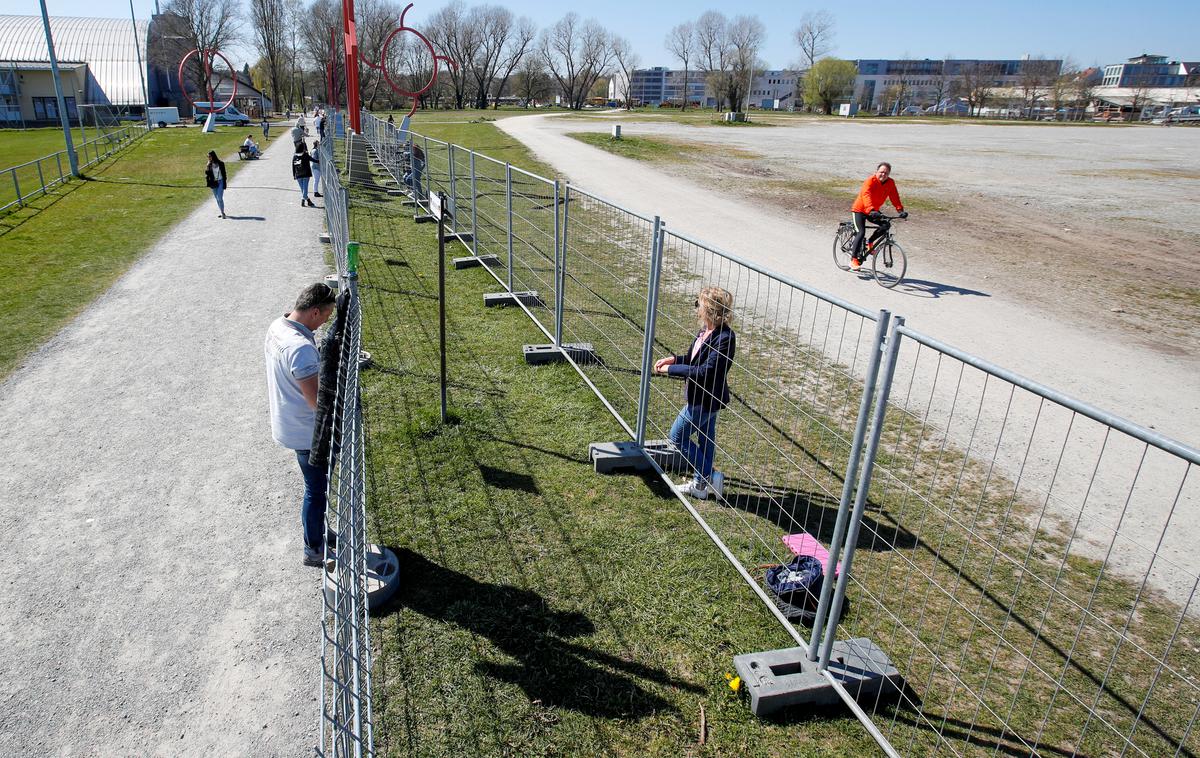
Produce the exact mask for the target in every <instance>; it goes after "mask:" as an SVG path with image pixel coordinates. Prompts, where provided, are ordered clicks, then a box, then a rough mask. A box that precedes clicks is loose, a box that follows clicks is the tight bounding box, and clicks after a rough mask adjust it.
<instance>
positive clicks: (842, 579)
mask: <svg viewBox="0 0 1200 758" xmlns="http://www.w3.org/2000/svg"><path fill="white" fill-rule="evenodd" d="M902 326H904V317H903V316H896V317H895V318H893V319H892V323H891V329H890V331H889V332H888V335H887V346H886V347H887V357H885V358H884V361H883V368H882V369H881V370H880V372H879V373H880V375H881V379H880V380H879V393H878V399H877V400H876V401H875V412H874V414H872V417H871V438H870V440H869V441H868V442H867V452H866V455H865V456H864V459H863V465H862V474H861V475H860V477H859V481H858V490H857V492H856V493H855V495H854V515H853V516H852V517H851V519H850V531H849V532H848V533H847V534H846V560H845V562H844V563H843V564H842V573H841V574H840V575H839V576H838V581H837V590H836V591H835V592H834V594H833V604H832V605H831V606H830V609H829V611H830V612H829V626H828V628H827V629H826V630H825V642H824V644H823V645H822V647H821V662H820V663H819V664H818V668H820V670H822V671H824V670H825V669H827V668H829V657H830V655H831V654H832V653H833V641H834V640H833V638H834V636H835V634H834V633H835V632H836V631H837V622H838V617H839V616H840V615H841V613H842V603H843V602H844V601H845V599H846V585H847V584H849V582H850V566H851V564H852V563H853V562H854V548H855V545H856V543H857V542H858V530H859V528H860V527H862V519H863V511H864V510H865V509H866V505H867V492H868V491H869V490H870V488H871V475H872V474H873V473H874V469H875V455H876V454H877V453H878V452H879V440H880V438H881V437H882V436H883V422H884V419H885V418H886V416H887V407H888V402H887V401H888V393H889V392H891V390H892V377H893V376H895V374H896V356H897V355H898V354H899V352H900V333H899V332H898V331H897V330H898V329H899V328H900V327H902ZM839 520H840V514H839ZM826 576H828V574H827V575H826ZM826 584H828V582H826ZM822 595H824V592H822ZM815 629H816V628H815V627H814V631H813V634H814V635H815V634H816V631H815Z"/></svg>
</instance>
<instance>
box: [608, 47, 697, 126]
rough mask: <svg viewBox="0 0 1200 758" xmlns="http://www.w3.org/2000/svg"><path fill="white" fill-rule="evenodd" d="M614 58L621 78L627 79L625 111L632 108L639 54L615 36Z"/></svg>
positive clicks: (685, 91)
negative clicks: (630, 92)
mask: <svg viewBox="0 0 1200 758" xmlns="http://www.w3.org/2000/svg"><path fill="white" fill-rule="evenodd" d="M612 50H613V57H614V58H616V60H617V67H618V68H620V69H621V76H623V77H625V110H629V109H630V108H632V107H633V106H632V104H631V103H630V102H629V83H630V82H631V81H633V70H634V69H635V68H637V65H638V54H637V53H635V52H634V51H633V45H630V44H629V40H627V39H625V38H624V37H617V36H613V38H612ZM683 92H684V100H685V101H686V100H687V81H686V80H685V81H684V84H683Z"/></svg>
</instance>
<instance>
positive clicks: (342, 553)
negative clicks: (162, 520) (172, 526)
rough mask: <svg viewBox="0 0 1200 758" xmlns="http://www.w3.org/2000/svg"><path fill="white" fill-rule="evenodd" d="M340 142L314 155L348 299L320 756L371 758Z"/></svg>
mask: <svg viewBox="0 0 1200 758" xmlns="http://www.w3.org/2000/svg"><path fill="white" fill-rule="evenodd" d="M351 139H352V137H351ZM337 143H338V140H336V139H328V140H323V141H322V143H321V146H320V148H319V150H320V160H321V165H322V166H323V167H325V170H324V171H322V172H321V180H322V182H323V183H324V192H323V193H322V194H323V196H324V201H325V219H326V224H327V227H328V230H329V236H330V244H331V245H332V247H333V250H334V259H335V261H336V263H337V270H338V278H339V282H340V286H341V287H343V288H345V290H346V291H347V292H348V295H349V297H348V299H347V300H346V301H345V302H344V308H345V310H344V311H343V313H341V314H339V317H340V318H342V319H344V320H345V330H344V334H343V337H342V340H341V345H340V360H339V368H338V379H337V394H336V401H335V406H334V408H335V410H334V420H333V434H332V452H331V454H330V459H329V504H328V508H327V510H326V516H325V518H326V524H327V527H328V529H329V531H331V532H332V533H334V534H336V535H337V541H336V543H335V545H328V544H327V545H326V555H325V569H324V593H323V598H324V609H323V612H322V618H321V629H322V634H321V673H322V681H321V696H320V703H321V729H320V742H319V744H318V746H317V754H318V755H322V756H325V755H328V756H338V757H339V758H341V757H344V756H354V757H355V758H359V757H360V756H369V755H373V754H374V736H373V721H372V716H371V641H370V624H369V618H368V612H369V608H368V602H367V600H368V593H367V547H368V546H367V534H366V531H367V527H366V524H367V522H366V499H367V491H366V477H365V474H364V471H365V459H364V450H365V445H364V429H363V416H362V409H361V405H360V400H359V356H360V354H361V351H362V311H361V307H360V303H359V297H358V272H357V260H356V255H355V253H354V251H353V248H352V247H351V245H350V225H349V213H348V206H349V203H348V199H349V193H348V192H347V191H346V188H345V187H344V186H343V185H342V181H341V171H340V169H339V166H338V161H337V155H336V149H335V148H336V147H337V146H338V144H337ZM347 152H348V151H347ZM345 155H346V153H343V156H345ZM342 162H343V164H345V163H346V161H345V160H343V161H342ZM317 189H318V191H319V190H320V189H321V188H320V187H318V188H317Z"/></svg>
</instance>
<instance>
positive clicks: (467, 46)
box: [429, 0, 482, 108]
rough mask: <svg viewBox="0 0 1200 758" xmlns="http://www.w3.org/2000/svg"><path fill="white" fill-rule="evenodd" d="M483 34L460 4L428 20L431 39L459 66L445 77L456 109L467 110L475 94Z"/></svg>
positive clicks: (455, 1)
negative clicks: (477, 59)
mask: <svg viewBox="0 0 1200 758" xmlns="http://www.w3.org/2000/svg"><path fill="white" fill-rule="evenodd" d="M481 36H482V35H481V34H480V33H479V30H478V29H476V28H474V26H473V25H472V24H471V23H470V21H469V19H468V14H467V13H466V11H465V10H464V9H463V4H462V2H461V1H460V0H454V2H452V3H450V4H449V5H445V6H443V7H442V9H441V10H439V11H438V12H437V13H435V14H433V17H432V18H431V19H430V20H429V38H430V40H431V41H432V42H433V43H434V45H435V46H437V47H438V48H440V52H441V53H442V54H444V55H447V56H449V58H450V59H451V60H453V61H454V62H456V63H457V64H458V68H457V69H456V68H454V67H448V68H449V70H448V71H446V76H447V78H448V79H449V80H450V86H451V89H452V90H453V92H454V107H455V108H464V107H466V103H467V100H468V98H469V97H470V96H471V95H472V94H473V89H472V87H471V85H472V84H473V83H474V78H473V77H472V75H471V72H472V71H473V70H474V67H475V66H476V65H477V62H476V60H475V59H476V56H478V55H479V47H480V39H481Z"/></svg>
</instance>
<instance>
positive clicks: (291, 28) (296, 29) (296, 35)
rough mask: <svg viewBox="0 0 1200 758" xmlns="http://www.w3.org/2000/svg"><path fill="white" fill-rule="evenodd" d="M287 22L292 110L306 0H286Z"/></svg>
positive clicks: (289, 86) (289, 93) (277, 105)
mask: <svg viewBox="0 0 1200 758" xmlns="http://www.w3.org/2000/svg"><path fill="white" fill-rule="evenodd" d="M283 7H284V13H285V14H286V15H285V22H286V23H287V37H288V66H289V68H290V73H289V75H288V99H287V104H288V108H287V109H288V110H291V108H292V106H294V105H295V104H296V103H297V102H298V100H297V97H298V92H297V79H296V66H297V65H299V63H300V44H301V42H302V41H303V35H301V34H300V23H301V19H302V18H303V17H304V11H305V8H304V0H284V5H283ZM279 105H280V104H279V103H276V105H275V107H276V109H278V108H279Z"/></svg>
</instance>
